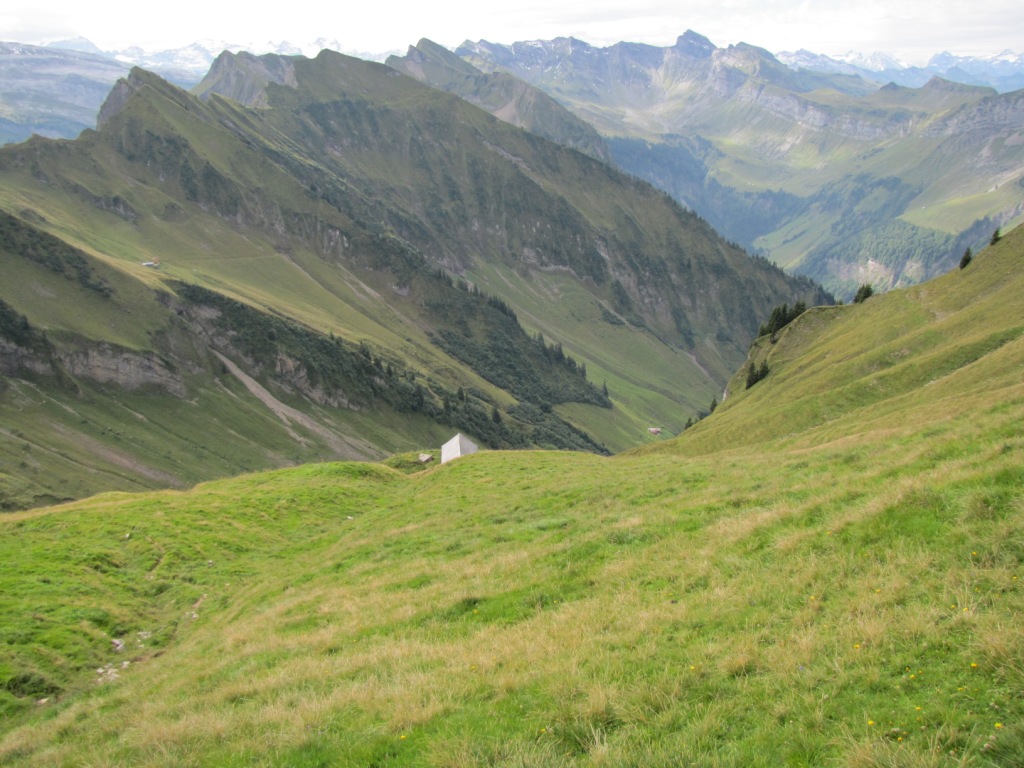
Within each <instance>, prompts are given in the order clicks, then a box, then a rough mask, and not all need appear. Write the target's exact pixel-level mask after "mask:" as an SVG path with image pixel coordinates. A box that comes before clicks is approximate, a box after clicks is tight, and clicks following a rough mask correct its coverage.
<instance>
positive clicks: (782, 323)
mask: <svg viewBox="0 0 1024 768" xmlns="http://www.w3.org/2000/svg"><path fill="white" fill-rule="evenodd" d="M806 311H807V305H806V304H804V303H803V302H802V301H798V302H797V303H796V304H794V305H793V306H792V307H789V306H788V305H787V304H780V305H779V306H777V307H775V309H773V310H772V314H771V316H770V317H769V318H768V322H766V323H761V329H760V330H759V331H758V332H757V335H758V336H759V337H760V336H767V335H768V334H770V333H775V332H776V331H779V330H781V329H783V328H785V327H786V326H787V325H789V324H790V323H791V322H793V321H794V320H796V319H797V318H798V317H800V315H802V314H803V313H804V312H806Z"/></svg>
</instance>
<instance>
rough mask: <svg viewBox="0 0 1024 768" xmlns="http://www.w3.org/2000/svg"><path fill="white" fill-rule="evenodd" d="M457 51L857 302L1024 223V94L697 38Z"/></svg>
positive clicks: (726, 228) (733, 230) (787, 263)
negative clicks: (556, 108) (881, 73)
mask: <svg viewBox="0 0 1024 768" xmlns="http://www.w3.org/2000/svg"><path fill="white" fill-rule="evenodd" d="M455 53H456V55H457V56H458V57H460V58H461V59H463V60H464V61H466V62H468V63H470V64H472V65H473V66H474V67H476V68H477V69H478V70H480V71H482V72H487V73H495V72H502V73H505V74H509V75H513V76H515V77H518V78H520V79H522V80H524V81H526V82H528V83H530V84H531V85H533V86H535V87H537V88H540V89H541V90H543V91H545V92H547V93H548V94H549V95H550V96H552V97H553V98H554V99H555V100H556V101H558V102H559V103H561V104H562V105H563V106H565V107H566V108H568V109H569V110H570V111H572V112H573V113H574V114H576V115H577V116H578V117H581V118H582V119H584V120H585V121H587V122H588V123H590V124H591V125H593V126H594V127H595V128H597V130H598V132H599V133H600V134H601V135H602V136H603V137H604V138H605V140H606V141H607V142H608V145H609V148H610V150H611V154H612V158H613V160H614V162H615V163H616V164H617V165H618V166H619V167H620V168H622V169H624V170H626V171H628V172H629V173H632V174H634V175H636V176H639V177H640V178H643V179H645V180H647V181H649V182H651V183H652V184H654V185H655V186H658V187H660V188H662V189H664V190H665V191H667V192H668V193H669V194H671V195H672V196H673V197H675V198H676V199H677V200H679V201H680V202H682V203H684V204H685V205H687V206H688V207H690V208H692V209H693V210H694V211H696V212H697V213H699V214H700V215H701V216H703V217H705V218H706V219H707V220H708V221H709V222H710V223H711V224H712V226H714V227H715V228H716V229H718V230H719V231H720V232H722V233H723V234H725V235H726V236H727V237H729V238H732V239H733V240H735V241H736V242H738V243H740V244H741V245H743V246H745V247H748V248H754V249H759V250H761V251H763V252H765V253H767V254H769V255H770V257H771V258H772V259H773V260H774V261H775V262H776V263H778V264H781V265H783V266H784V267H786V268H787V269H790V270H792V271H794V272H798V273H800V274H806V275H809V276H811V277H813V278H815V279H816V280H819V281H821V282H822V283H823V284H824V285H825V286H826V287H827V288H828V289H829V290H832V291H834V292H835V293H836V294H837V295H839V296H842V297H844V298H850V297H852V296H853V294H854V292H855V291H856V289H857V287H858V285H859V284H861V283H865V282H870V283H872V284H874V285H875V286H876V288H883V289H884V288H891V287H896V286H900V285H908V284H912V283H916V282H920V281H921V280H924V279H927V278H928V277H931V276H933V275H936V274H939V273H941V272H944V271H946V270H948V269H950V268H951V267H953V266H955V265H956V263H957V261H958V260H959V258H960V255H961V254H962V253H963V251H964V250H965V249H966V248H967V247H976V246H977V245H980V244H981V243H983V242H985V241H986V240H987V238H988V237H989V236H990V235H991V234H992V231H993V230H994V229H995V228H996V227H1001V226H1004V225H1006V224H1009V223H1011V222H1013V221H1014V220H1016V218H1017V217H1019V216H1020V215H1021V214H1022V213H1024V141H1022V138H1024V90H1019V91H1013V92H1010V93H1004V94H1000V93H998V92H997V91H996V90H995V89H994V88H990V87H986V86H976V85H964V84H961V83H955V82H951V81H949V80H945V79H942V78H940V77H938V76H932V79H931V80H929V81H928V82H927V83H926V84H925V85H924V86H921V87H919V88H908V87H904V86H899V85H896V84H893V83H889V84H887V85H884V86H880V85H879V83H878V81H877V80H869V79H867V78H866V77H864V76H862V75H861V74H857V73H850V72H842V71H841V72H831V71H819V70H813V69H807V68H800V69H793V68H791V67H789V66H787V65H785V64H784V63H782V62H780V61H779V60H778V59H777V58H775V57H774V56H773V55H772V54H771V53H769V52H768V51H766V50H764V49H762V48H758V47H756V46H753V45H747V44H740V45H735V46H732V45H731V46H728V47H727V48H719V47H717V46H715V45H714V44H713V43H711V41H710V40H708V39H707V38H706V37H703V36H702V35H699V34H697V33H695V32H693V31H688V32H687V33H686V34H684V35H682V36H681V37H680V38H679V39H678V40H677V42H676V44H675V45H672V46H666V47H664V48H659V47H655V46H650V45H640V44H636V43H618V44H616V45H613V46H609V47H607V48H596V47H594V46H591V45H589V44H587V43H585V42H583V41H580V40H575V39H573V38H557V39H555V40H546V41H527V42H520V43H514V44H512V45H498V44H494V43H489V42H486V41H476V42H473V41H467V42H466V43H464V44H463V45H461V46H460V47H459V48H458V49H456V51H455ZM437 85H438V86H439V87H444V85H443V84H441V83H437Z"/></svg>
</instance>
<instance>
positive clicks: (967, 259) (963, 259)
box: [960, 248, 974, 269]
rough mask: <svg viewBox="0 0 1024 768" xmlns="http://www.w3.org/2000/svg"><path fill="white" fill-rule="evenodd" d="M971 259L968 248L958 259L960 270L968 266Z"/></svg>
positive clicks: (972, 256) (971, 255)
mask: <svg viewBox="0 0 1024 768" xmlns="http://www.w3.org/2000/svg"><path fill="white" fill-rule="evenodd" d="M973 258H974V255H973V254H972V253H971V249H970V248H968V249H967V250H966V251H964V255H963V256H961V257H960V269H964V268H965V267H966V266H967V265H968V264H970V263H971V259H973Z"/></svg>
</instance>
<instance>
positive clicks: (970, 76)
mask: <svg viewBox="0 0 1024 768" xmlns="http://www.w3.org/2000/svg"><path fill="white" fill-rule="evenodd" d="M775 56H776V58H778V60H779V61H781V62H782V63H783V64H785V65H786V66H789V67H792V68H793V69H809V70H812V71H815V72H834V73H839V74H844V75H860V76H861V77H863V78H865V79H867V80H874V81H876V82H880V83H882V84H886V83H895V84H896V85H905V86H908V87H910V88H918V87H920V86H922V85H924V84H925V83H927V82H928V81H929V80H931V79H932V78H933V77H935V76H936V75H938V76H939V77H941V78H943V79H944V80H949V81H951V82H954V83H963V84H964V85H984V86H988V87H990V88H995V89H996V90H997V91H999V92H1000V93H1008V92H1009V91H1016V90H1020V89H1021V88H1024V54H1018V53H1013V52H1012V51H1003V52H1002V53H997V54H993V55H990V56H956V55H954V54H952V53H949V52H948V51H945V52H943V53H938V54H935V55H934V56H932V58H931V59H930V60H929V62H928V64H927V65H926V66H924V67H915V66H913V65H910V64H905V63H903V62H900V61H897V60H896V59H894V58H893V57H891V56H889V55H887V54H885V53H879V52H875V53H872V54H870V55H867V56H865V55H864V54H861V53H855V52H850V53H847V54H845V55H843V56H834V57H833V56H825V55H823V54H820V53H811V52H810V51H807V50H803V49H801V50H799V51H781V52H779V53H777V54H775Z"/></svg>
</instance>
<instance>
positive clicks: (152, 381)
mask: <svg viewBox="0 0 1024 768" xmlns="http://www.w3.org/2000/svg"><path fill="white" fill-rule="evenodd" d="M57 359H58V360H59V361H60V363H61V365H62V366H63V367H64V369H65V370H66V371H67V372H68V373H69V374H70V375H71V376H75V377H81V378H84V379H89V380H91V381H96V382H99V383H101V384H116V385H117V386H119V387H121V388H123V389H127V390H133V389H139V388H141V387H147V386H152V387H160V388H161V389H163V390H166V391H167V392H168V393H169V394H172V395H174V396H175V397H185V395H186V394H187V391H186V389H185V382H184V380H183V379H182V377H181V376H180V375H179V374H178V373H176V372H174V371H172V370H171V369H170V367H169V366H168V364H167V363H166V362H165V361H163V360H161V359H160V358H159V357H158V356H156V355H155V354H153V353H151V352H133V351H130V350H125V349H118V348H116V347H113V346H111V345H109V344H98V345H96V346H93V347H89V348H87V349H84V350H75V351H59V352H57Z"/></svg>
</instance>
